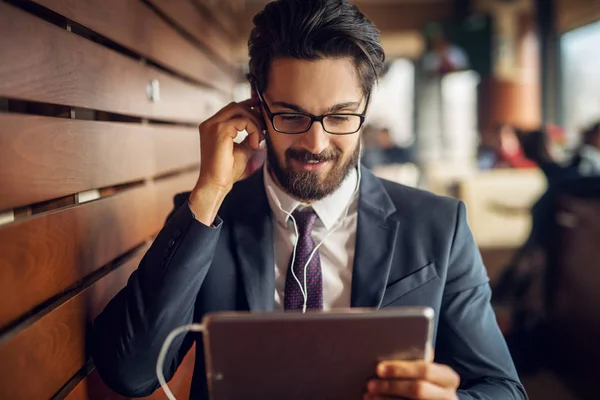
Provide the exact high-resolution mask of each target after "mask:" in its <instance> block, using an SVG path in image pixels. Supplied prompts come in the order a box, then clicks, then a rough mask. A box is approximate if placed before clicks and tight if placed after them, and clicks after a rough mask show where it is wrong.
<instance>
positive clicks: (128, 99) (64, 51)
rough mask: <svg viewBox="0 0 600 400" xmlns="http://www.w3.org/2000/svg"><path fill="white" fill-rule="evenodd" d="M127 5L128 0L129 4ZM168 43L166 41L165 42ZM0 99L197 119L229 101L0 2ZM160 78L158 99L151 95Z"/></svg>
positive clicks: (192, 121)
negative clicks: (150, 89) (154, 82)
mask: <svg viewBox="0 0 600 400" xmlns="http://www.w3.org/2000/svg"><path fill="white" fill-rule="evenodd" d="M127 3H128V2H127ZM165 45H168V44H165ZM0 52H1V53H2V58H3V59H5V60H10V62H9V63H8V62H3V63H0V97H9V98H15V99H20V100H29V101H38V102H45V103H53V104H59V105H67V106H74V107H83V108H90V109H96V110H101V111H109V112H113V113H118V114H127V115H132V116H137V117H144V118H150V119H158V120H167V121H178V122H190V123H198V122H202V121H203V120H204V119H206V118H207V117H209V116H210V115H212V113H214V112H215V111H216V110H218V109H219V108H220V107H221V106H222V105H224V103H225V102H226V96H224V95H222V94H221V93H220V92H217V91H214V90H209V89H205V88H201V87H199V86H194V85H191V84H189V83H186V82H184V81H183V80H180V79H177V78H175V77H173V76H172V75H169V74H167V73H164V72H162V71H160V70H158V69H156V68H152V67H148V66H144V65H142V64H140V63H139V62H137V61H135V60H133V59H131V58H129V57H126V56H124V55H122V54H119V53H117V52H115V51H112V50H110V49H108V48H106V47H104V46H101V45H99V44H96V43H93V42H91V41H89V40H87V39H84V38H82V37H80V36H77V35H74V34H72V33H69V32H68V31H66V30H65V29H61V28H59V27H57V26H54V25H51V24H50V23H48V22H45V21H43V20H41V19H39V18H37V17H35V16H33V15H31V14H28V13H26V12H24V11H22V10H19V9H17V8H15V7H13V6H10V5H8V4H6V3H0ZM152 80H157V81H158V83H159V87H160V99H159V100H158V101H155V102H152V101H150V100H149V99H148V96H147V92H146V89H147V86H148V84H149V82H150V81H152Z"/></svg>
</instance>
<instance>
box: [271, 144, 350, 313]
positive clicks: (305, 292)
mask: <svg viewBox="0 0 600 400" xmlns="http://www.w3.org/2000/svg"><path fill="white" fill-rule="evenodd" d="M361 145H362V143H361ZM361 149H362V146H361ZM357 171H358V179H357V182H356V188H355V190H354V192H353V194H352V199H354V197H355V196H356V195H357V194H358V191H359V189H360V181H361V178H362V176H361V172H360V165H358V167H357ZM267 189H268V191H269V193H270V195H271V198H272V199H273V201H274V202H275V205H276V206H277V208H279V209H280V210H281V211H282V212H283V213H285V214H286V215H287V216H288V217H290V218H291V219H292V222H293V223H294V230H295V233H296V241H295V243H294V250H293V252H292V261H291V264H290V268H292V275H293V277H294V279H295V280H296V282H297V283H298V286H300V292H301V293H302V298H303V299H304V304H303V306H302V312H303V313H306V308H307V303H308V285H307V272H306V271H307V268H308V265H309V264H310V261H311V260H312V258H313V257H314V255H315V253H316V252H317V250H319V247H321V245H322V244H323V243H324V242H325V240H326V239H327V238H328V237H329V236H331V235H332V234H333V232H335V231H336V230H337V229H338V228H339V227H341V226H342V224H343V223H344V221H345V219H346V217H347V216H348V212H349V211H350V206H351V205H352V201H350V202H349V203H348V205H347V206H346V208H345V211H344V216H343V217H341V218H339V219H338V221H337V222H336V224H335V225H334V226H333V227H332V228H331V229H330V230H329V232H327V234H326V235H325V237H324V238H323V239H322V240H321V241H320V242H319V244H318V245H316V246H315V248H314V249H313V251H312V252H311V254H310V257H308V260H307V262H306V264H304V269H303V271H304V285H302V283H300V281H299V280H298V278H297V276H296V273H295V271H294V268H293V265H294V262H295V260H296V248H297V246H298V240H299V234H298V226H297V224H296V220H295V219H294V217H293V215H292V212H290V211H287V210H284V209H283V207H282V205H281V202H280V201H279V199H278V198H277V196H276V195H275V191H274V190H273V188H272V187H271V186H270V185H268V186H267Z"/></svg>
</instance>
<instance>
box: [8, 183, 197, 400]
mask: <svg viewBox="0 0 600 400" xmlns="http://www.w3.org/2000/svg"><path fill="white" fill-rule="evenodd" d="M196 177H197V174H196V173H188V174H185V175H182V176H175V177H170V178H165V179H162V180H160V181H158V182H157V183H156V184H154V183H151V184H147V185H144V186H142V187H138V188H134V189H129V190H125V191H123V192H120V193H117V194H115V195H113V196H109V197H106V198H102V199H100V200H98V201H94V202H91V203H87V204H83V205H80V206H76V207H73V208H70V209H66V210H62V211H57V212H53V213H49V214H45V215H40V216H36V217H32V218H30V219H27V220H23V221H21V222H15V223H12V224H9V225H5V226H3V227H0V254H2V257H1V258H0V327H3V326H6V325H7V324H9V323H10V322H11V321H14V320H15V319H16V318H18V317H19V316H21V315H23V314H24V313H27V312H29V311H30V310H32V309H33V308H35V307H36V306H38V305H39V304H41V303H43V302H44V301H46V300H47V299H49V298H51V297H53V296H55V295H57V294H59V293H62V292H63V291H64V290H66V289H67V288H69V287H70V286H72V285H74V284H75V283H76V282H78V281H79V280H81V279H82V278H84V277H85V276H87V275H88V274H89V273H91V272H93V271H95V270H96V269H97V268H99V267H101V266H103V265H106V264H107V263H108V262H110V261H112V260H114V259H115V258H117V257H118V256H120V255H121V254H124V253H125V252H127V251H128V250H130V249H133V248H135V247H136V246H137V245H140V244H142V243H143V242H144V241H146V240H148V239H149V238H150V237H151V236H153V235H154V234H156V233H157V232H158V231H159V230H160V228H161V227H162V225H163V224H164V221H165V218H166V216H167V215H168V213H169V211H170V210H171V208H172V204H173V203H172V198H173V195H174V194H175V193H177V192H181V191H185V190H190V189H191V188H192V187H193V184H194V182H195V179H196ZM0 398H1V396H0Z"/></svg>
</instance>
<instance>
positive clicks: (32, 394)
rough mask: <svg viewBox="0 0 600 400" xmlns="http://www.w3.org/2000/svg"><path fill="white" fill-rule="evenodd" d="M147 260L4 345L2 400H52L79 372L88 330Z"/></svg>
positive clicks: (115, 275)
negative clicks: (139, 266)
mask: <svg viewBox="0 0 600 400" xmlns="http://www.w3.org/2000/svg"><path fill="white" fill-rule="evenodd" d="M142 255H143V254H142V253H139V254H137V255H136V256H135V257H134V258H133V259H131V260H129V261H128V262H127V263H125V264H124V265H122V266H121V267H120V268H118V269H117V270H115V271H113V272H111V273H110V274H109V275H107V276H106V277H104V278H102V279H101V280H100V281H98V282H97V283H95V284H94V285H92V286H91V287H89V288H88V289H86V290H84V291H83V292H81V293H80V294H78V295H77V296H75V297H74V298H72V299H70V300H69V301H67V302H66V303H64V304H62V305H61V306H60V307H58V308H57V309H56V310H54V311H52V312H51V313H49V314H48V315H46V316H44V317H43V318H41V319H40V320H39V321H37V322H36V323H35V324H33V325H32V326H31V327H29V328H27V329H26V330H24V331H23V332H21V333H19V334H18V335H16V336H14V337H13V338H11V339H9V340H8V341H5V342H3V343H2V344H0V398H2V399H11V400H19V399H23V400H30V399H48V398H50V397H52V396H53V395H54V394H55V393H56V392H57V391H58V390H59V389H60V388H61V387H62V386H63V385H64V384H65V383H66V382H67V381H68V380H69V379H70V378H71V377H72V376H74V375H75V374H76V373H77V371H79V369H80V368H81V367H82V366H83V365H84V363H85V361H86V354H85V332H86V330H87V327H88V326H89V325H90V324H91V322H92V321H93V319H94V318H95V317H96V315H97V314H98V313H99V311H100V310H102V309H103V308H104V306H105V305H106V304H107V303H108V301H109V300H110V299H111V298H112V297H113V296H114V295H115V294H116V293H117V292H118V291H119V290H120V289H121V288H122V287H124V286H125V284H126V283H127V279H128V277H129V275H131V272H133V271H134V270H135V269H136V268H137V266H138V264H139V262H140V260H141V257H142Z"/></svg>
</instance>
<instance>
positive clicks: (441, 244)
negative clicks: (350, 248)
mask: <svg viewBox="0 0 600 400" xmlns="http://www.w3.org/2000/svg"><path fill="white" fill-rule="evenodd" d="M359 193H360V194H359V207H358V225H357V230H358V231H357V237H356V254H355V260H354V267H353V278H352V288H351V289H352V291H351V306H352V307H376V308H377V307H379V308H383V307H400V306H429V307H431V308H433V309H434V310H435V339H436V340H435V358H436V362H439V363H443V364H447V365H449V366H451V367H452V368H453V369H454V370H456V371H457V372H458V373H459V374H460V376H461V379H462V383H461V388H460V392H459V397H460V398H461V399H494V400H497V399H502V400H505V399H525V398H526V395H525V391H524V389H523V387H522V386H521V384H520V382H519V379H518V376H517V373H516V371H515V368H514V365H513V362H512V360H511V357H510V354H509V352H508V350H507V347H506V344H505V341H504V338H503V337H502V334H501V332H500V330H499V329H498V325H497V323H496V319H495V316H494V312H493V311H492V308H491V306H490V295H491V292H490V287H489V284H488V277H487V273H486V270H485V268H484V266H483V263H482V260H481V257H480V254H479V251H478V248H477V246H476V244H475V242H474V240H473V237H472V234H471V232H470V230H469V227H468V225H467V222H466V217H465V206H464V205H463V204H462V203H461V202H459V201H457V200H455V199H451V198H445V197H439V196H435V195H433V194H431V193H427V192H424V191H420V190H416V189H412V188H408V187H405V186H402V185H399V184H396V183H392V182H388V181H384V180H381V179H379V178H377V177H375V176H374V175H373V174H372V173H371V172H370V171H368V170H366V169H364V168H363V170H362V181H361V186H360V192H359ZM188 195H189V193H184V194H180V195H177V196H176V197H175V210H174V211H173V213H172V214H171V215H170V217H169V219H168V220H167V223H166V224H165V226H164V227H163V229H162V230H161V232H160V233H159V234H158V236H157V238H156V240H155V241H154V243H153V245H152V246H151V248H150V249H149V250H148V252H147V253H146V255H145V256H144V258H143V260H142V262H141V263H140V266H139V268H138V270H137V271H135V272H134V273H133V274H132V275H131V277H130V279H129V282H128V284H127V286H126V287H125V288H124V289H123V290H122V291H121V292H120V293H119V294H118V295H117V296H115V298H114V299H113V300H112V301H111V302H110V303H109V304H108V305H107V307H106V308H105V309H104V311H103V312H102V313H101V314H100V315H99V316H98V318H97V319H96V321H95V323H94V327H93V329H92V335H91V341H90V346H91V353H92V356H93V359H94V362H95V364H96V367H97V369H98V371H99V373H100V375H101V376H102V378H103V379H104V381H105V382H106V383H107V384H108V385H109V386H110V387H111V388H112V389H114V390H115V391H117V392H119V393H121V394H124V395H128V396H145V395H149V394H150V393H152V392H153V391H154V390H155V389H157V388H158V387H159V385H158V380H157V378H156V373H155V365H156V360H157V357H158V353H159V351H160V348H161V345H162V343H163V341H164V340H165V338H166V336H167V335H168V334H169V332H171V331H172V330H173V329H175V328H177V327H179V326H181V325H185V324H189V323H191V322H192V321H201V319H202V317H203V315H204V314H205V313H207V312H211V311H217V310H251V311H271V310H273V303H274V291H275V288H274V261H273V227H272V223H271V210H270V208H269V204H268V201H267V197H266V194H265V190H264V186H263V175H262V170H259V171H258V172H257V173H255V174H254V175H252V176H251V177H249V178H248V179H246V180H243V181H240V182H238V183H236V184H235V185H234V187H233V189H232V191H231V192H230V193H229V195H228V196H227V198H226V200H225V202H224V203H223V205H222V207H221V209H220V211H219V217H220V219H218V222H217V226H216V227H214V228H210V227H207V226H205V225H203V224H202V223H200V222H199V221H197V220H196V219H195V218H194V216H193V214H192V212H191V211H190V208H189V206H188V204H187V198H188ZM194 341H196V342H197V344H196V365H195V370H194V377H193V382H192V389H191V398H193V399H203V398H207V386H206V379H205V369H204V359H203V348H202V337H201V335H200V334H195V333H190V334H188V335H186V336H184V335H181V336H180V337H179V338H178V339H177V340H175V342H174V343H173V345H172V346H171V351H170V352H169V354H168V357H167V362H166V367H165V376H166V377H167V378H170V377H171V376H172V375H173V374H174V372H175V370H176V369H177V366H178V365H179V363H180V362H181V360H182V359H183V356H184V355H185V354H186V353H187V351H188V350H189V349H190V347H191V345H192V343H193V342H194Z"/></svg>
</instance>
